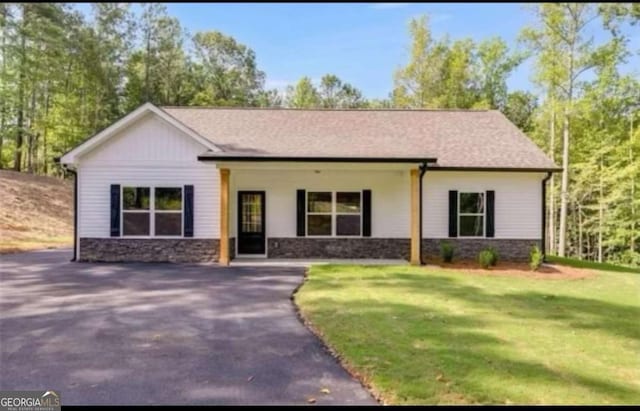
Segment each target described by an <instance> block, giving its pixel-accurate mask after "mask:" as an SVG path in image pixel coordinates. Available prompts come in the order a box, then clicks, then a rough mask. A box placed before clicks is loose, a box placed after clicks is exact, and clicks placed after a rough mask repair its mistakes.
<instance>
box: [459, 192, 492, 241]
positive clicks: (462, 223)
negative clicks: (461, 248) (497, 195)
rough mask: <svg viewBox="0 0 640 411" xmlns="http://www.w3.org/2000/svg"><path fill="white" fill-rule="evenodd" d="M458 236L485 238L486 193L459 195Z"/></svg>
mask: <svg viewBox="0 0 640 411" xmlns="http://www.w3.org/2000/svg"><path fill="white" fill-rule="evenodd" d="M458 207H459V208H458V219H459V220H458V235H459V236H460V237H484V210H485V207H484V193H459V198H458Z"/></svg>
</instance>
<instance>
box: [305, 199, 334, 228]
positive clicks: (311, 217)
mask: <svg viewBox="0 0 640 411" xmlns="http://www.w3.org/2000/svg"><path fill="white" fill-rule="evenodd" d="M332 196H333V193H332V192H330V191H329V192H309V194H308V196H307V235H331V218H332V213H331V211H332V203H333V202H332V200H331V198H332Z"/></svg>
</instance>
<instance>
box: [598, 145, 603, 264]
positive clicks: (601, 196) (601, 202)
mask: <svg viewBox="0 0 640 411" xmlns="http://www.w3.org/2000/svg"><path fill="white" fill-rule="evenodd" d="M602 168H603V159H602V156H600V189H599V192H600V198H599V201H598V262H599V263H601V262H602V222H603V221H602V220H603V219H604V204H603V202H604V198H603V197H604V189H603V181H602V180H603V177H602V173H603V171H604V170H603V169H602Z"/></svg>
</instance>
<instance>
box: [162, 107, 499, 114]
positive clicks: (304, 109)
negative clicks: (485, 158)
mask: <svg viewBox="0 0 640 411" xmlns="http://www.w3.org/2000/svg"><path fill="white" fill-rule="evenodd" d="M159 107H160V108H162V109H198V110H238V111H240V110H247V111H250V110H256V111H327V112H332V111H356V112H357V111H390V112H394V111H408V112H420V111H435V112H471V113H487V112H491V111H496V110H492V109H467V108H320V107H318V108H297V107H238V106H159Z"/></svg>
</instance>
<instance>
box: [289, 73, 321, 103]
mask: <svg viewBox="0 0 640 411" xmlns="http://www.w3.org/2000/svg"><path fill="white" fill-rule="evenodd" d="M286 101H287V107H291V108H316V107H319V106H320V101H321V100H320V94H319V93H318V90H316V88H315V86H314V85H313V83H312V82H311V79H310V78H309V77H302V78H301V79H300V80H299V81H298V82H297V83H296V85H295V86H288V87H287V98H286Z"/></svg>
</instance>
